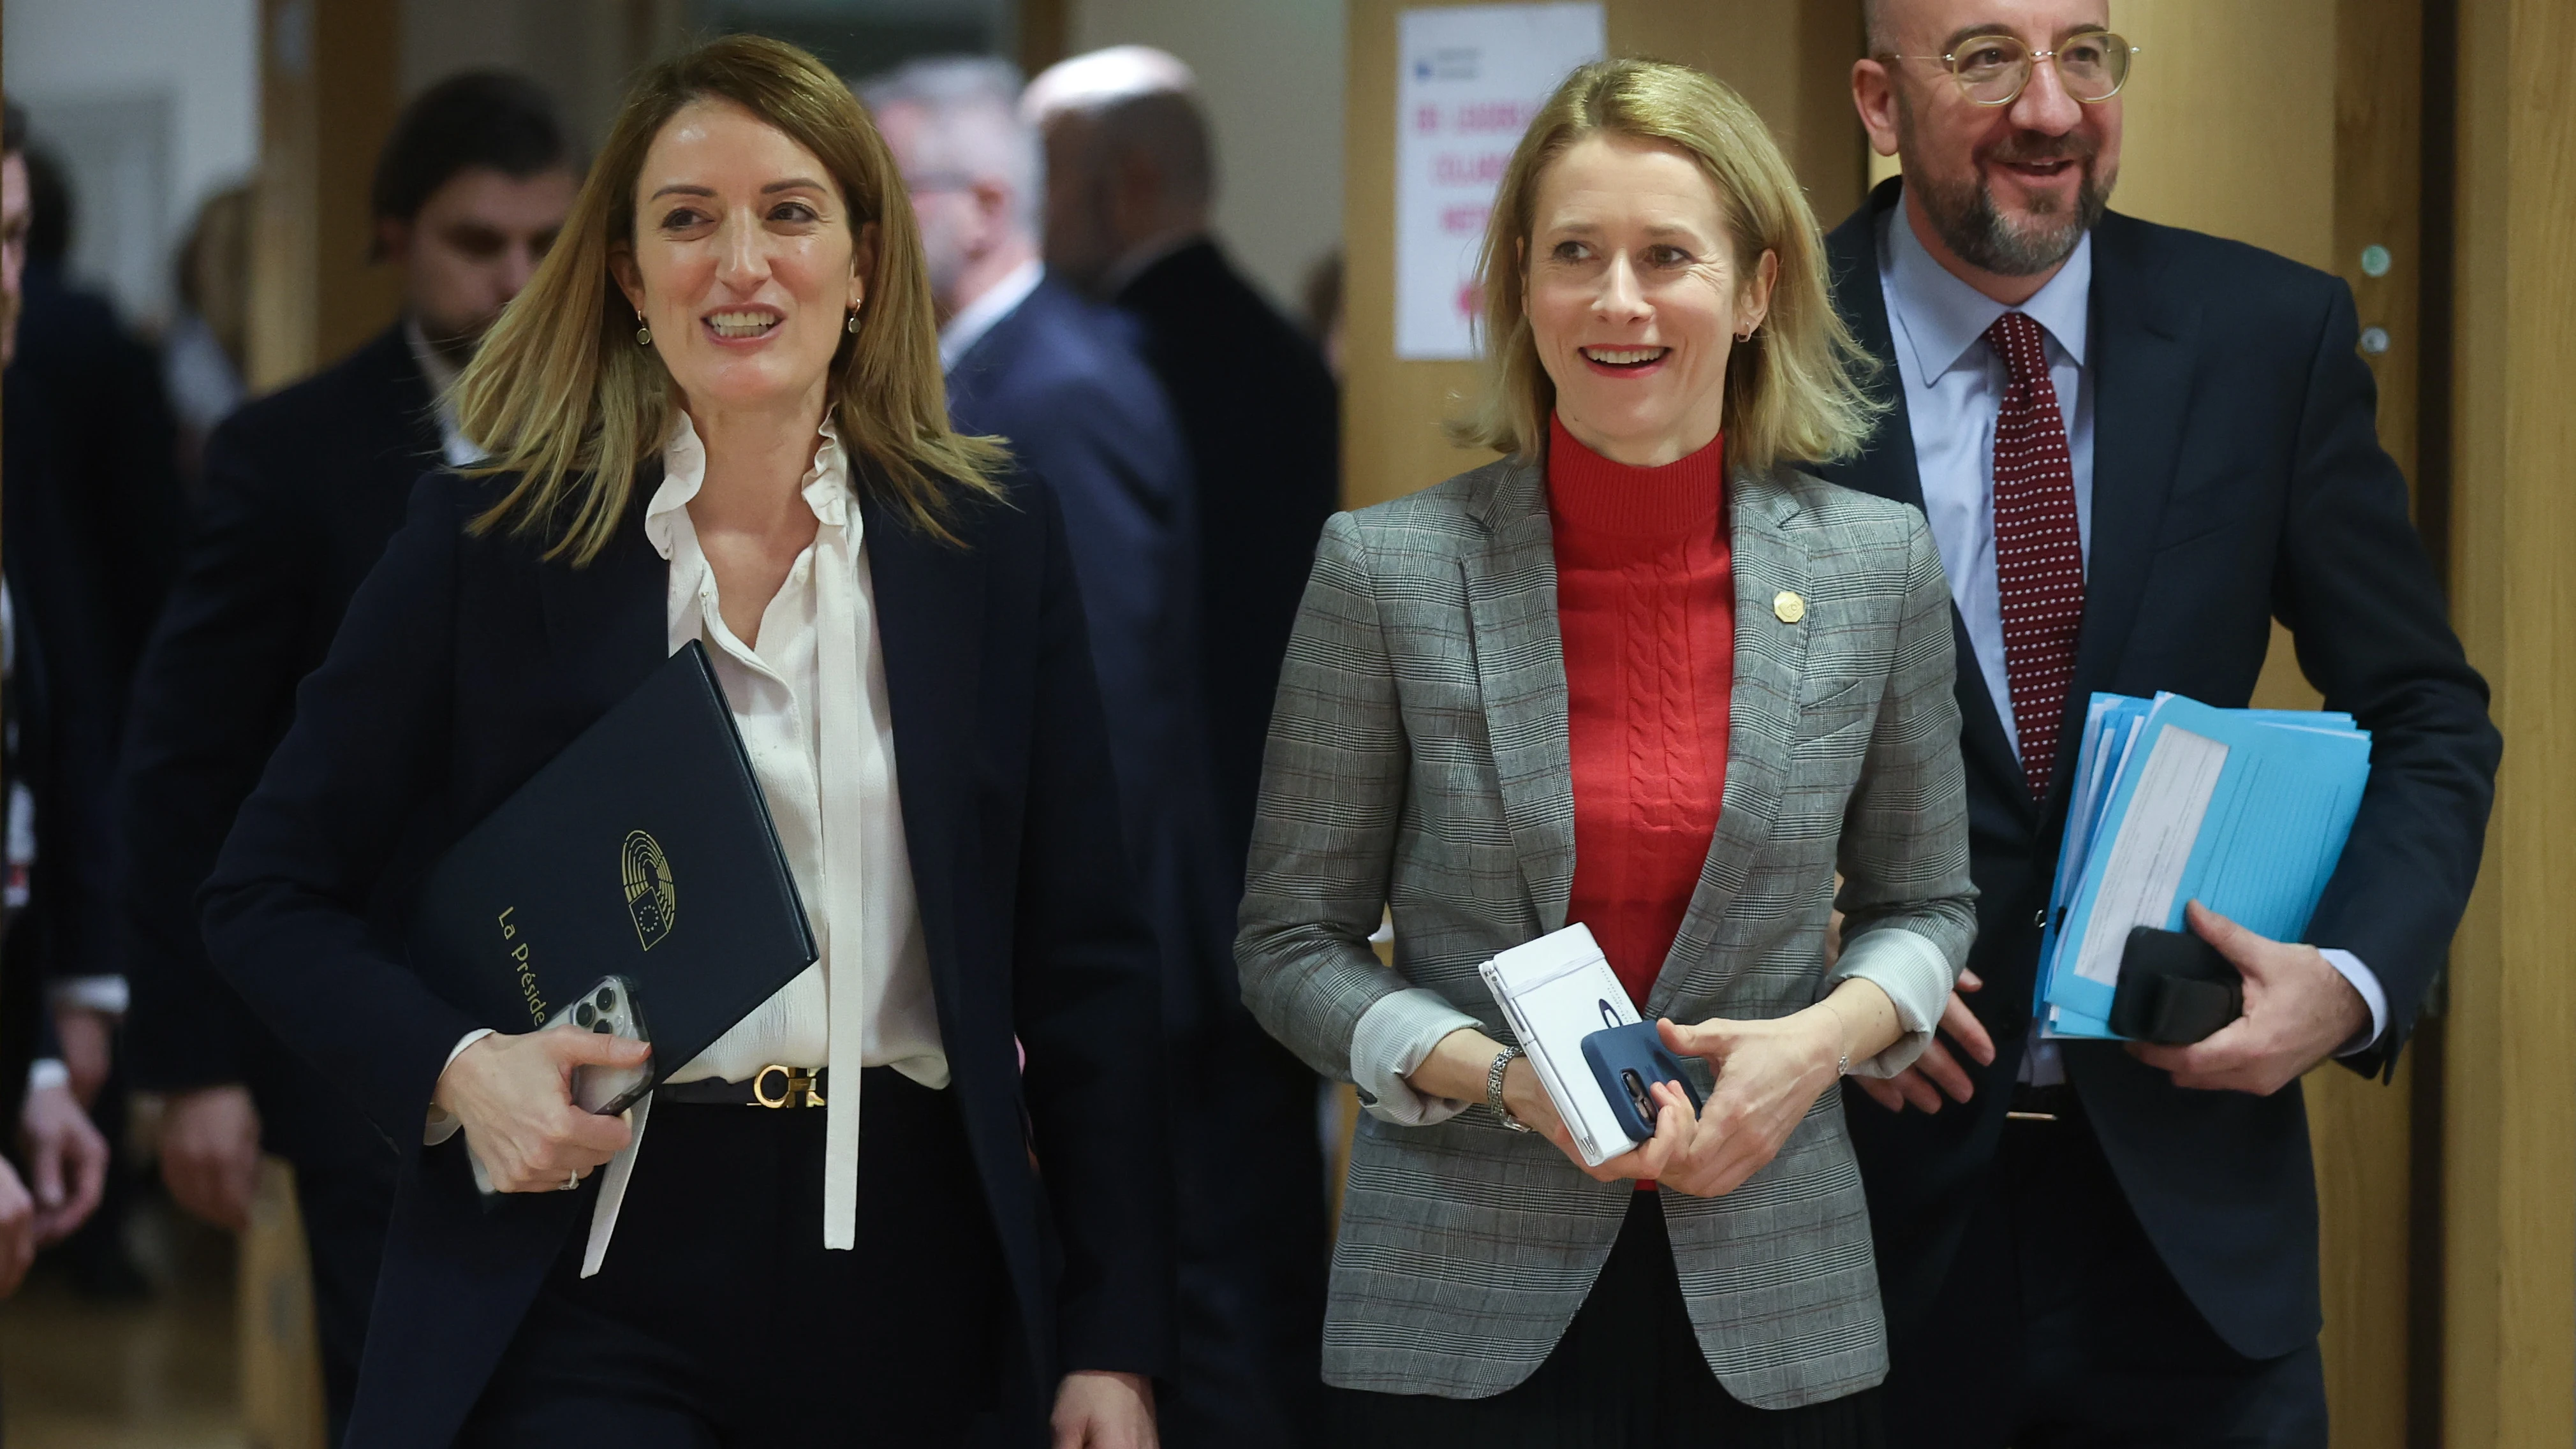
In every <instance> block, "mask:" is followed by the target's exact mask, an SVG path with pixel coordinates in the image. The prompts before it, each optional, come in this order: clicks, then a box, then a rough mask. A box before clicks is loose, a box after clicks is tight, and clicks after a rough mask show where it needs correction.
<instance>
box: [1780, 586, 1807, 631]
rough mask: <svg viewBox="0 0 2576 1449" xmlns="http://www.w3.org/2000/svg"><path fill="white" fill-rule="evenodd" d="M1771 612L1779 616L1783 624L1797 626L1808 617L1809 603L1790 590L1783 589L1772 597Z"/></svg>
mask: <svg viewBox="0 0 2576 1449" xmlns="http://www.w3.org/2000/svg"><path fill="white" fill-rule="evenodd" d="M1771 612H1772V613H1773V614H1775V615H1778V616H1779V619H1780V622H1781V623H1783V624H1795V623H1797V622H1798V621H1799V620H1800V619H1803V618H1805V617H1807V601H1806V600H1804V599H1802V598H1799V597H1798V596H1797V595H1796V594H1795V593H1793V592H1791V591H1790V590H1788V589H1782V590H1781V591H1780V592H1778V593H1776V594H1774V595H1772V596H1771Z"/></svg>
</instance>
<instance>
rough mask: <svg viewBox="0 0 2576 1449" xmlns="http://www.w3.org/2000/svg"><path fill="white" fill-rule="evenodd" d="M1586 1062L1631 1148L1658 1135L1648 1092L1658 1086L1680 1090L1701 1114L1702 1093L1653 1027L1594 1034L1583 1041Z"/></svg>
mask: <svg viewBox="0 0 2576 1449" xmlns="http://www.w3.org/2000/svg"><path fill="white" fill-rule="evenodd" d="M1583 1059H1584V1060H1585V1061H1586V1062H1589V1063H1591V1065H1592V1079H1593V1080H1594V1081H1596V1082H1599V1083H1600V1084H1601V1093H1602V1095H1603V1096H1606V1097H1608V1098H1609V1099H1610V1110H1611V1111H1612V1112H1614V1113H1616V1114H1618V1117H1619V1130H1620V1131H1622V1132H1625V1133H1627V1134H1628V1140H1629V1141H1631V1142H1643V1141H1645V1140H1646V1139H1647V1138H1649V1137H1652V1136H1654V1135H1655V1117H1654V1114H1655V1111H1656V1108H1655V1099H1654V1098H1652V1097H1650V1096H1648V1095H1646V1092H1647V1089H1648V1088H1650V1087H1652V1086H1654V1085H1655V1083H1657V1082H1675V1083H1678V1084H1680V1086H1681V1089H1682V1095H1683V1096H1686V1097H1688V1098H1690V1104H1691V1110H1692V1111H1694V1112H1696V1111H1698V1110H1699V1108H1700V1099H1699V1089H1698V1088H1697V1087H1694V1086H1692V1085H1691V1080H1690V1078H1688V1077H1686V1076H1684V1075H1682V1063H1681V1058H1679V1057H1676V1056H1674V1055H1673V1054H1672V1051H1671V1049H1670V1048H1668V1047H1666V1046H1665V1045H1664V1041H1663V1038H1662V1037H1660V1036H1657V1035H1656V1034H1655V1024H1654V1023H1653V1022H1651V1021H1632V1022H1630V1023H1628V1024H1627V1025H1626V1026H1614V1027H1609V1028H1607V1029H1605V1030H1602V1031H1596V1032H1594V1033H1592V1034H1591V1035H1590V1036H1587V1037H1585V1038H1584V1039H1583Z"/></svg>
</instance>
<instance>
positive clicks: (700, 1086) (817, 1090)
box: [653, 1062, 832, 1107]
mask: <svg viewBox="0 0 2576 1449" xmlns="http://www.w3.org/2000/svg"><path fill="white" fill-rule="evenodd" d="M831 1075H832V1074H831V1069H830V1068H828V1067H816V1068H815V1069H813V1070H812V1071H810V1072H809V1071H807V1070H806V1069H805V1068H803V1067H785V1066H780V1065H778V1064H777V1063H776V1062H772V1063H770V1064H769V1065H768V1066H765V1067H762V1068H761V1069H760V1070H759V1071H757V1072H754V1073H753V1074H752V1076H751V1080H749V1081H747V1082H728V1081H725V1080H724V1079H723V1078H721V1077H708V1078H705V1079H703V1080H700V1081H695V1082H671V1083H667V1084H665V1085H663V1086H661V1087H658V1088H656V1089H655V1090H654V1092H653V1095H654V1096H656V1097H659V1098H661V1099H662V1100H663V1101H665V1102H687V1103H690V1104H692V1105H697V1106H708V1107H821V1106H825V1105H827V1103H826V1102H825V1101H824V1099H823V1098H824V1091H825V1088H826V1087H827V1086H828V1085H829V1084H830V1078H831Z"/></svg>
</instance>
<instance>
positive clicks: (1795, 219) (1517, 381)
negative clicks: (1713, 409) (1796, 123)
mask: <svg viewBox="0 0 2576 1449" xmlns="http://www.w3.org/2000/svg"><path fill="white" fill-rule="evenodd" d="M1605 133H1606V134H1609V135H1617V136H1628V137H1633V138H1635V139H1638V140H1641V141H1654V142H1660V143H1663V144H1665V145H1669V146H1673V147H1676V148H1678V149H1679V150H1681V151H1682V152H1684V153H1685V154H1687V155H1689V156H1690V157H1691V158H1692V159H1694V160H1696V161H1697V162H1698V163H1699V165H1700V169H1701V170H1702V171H1703V172H1705V173H1707V176H1708V179H1709V181H1710V182H1711V183H1712V184H1714V185H1715V186H1716V188H1717V195H1718V205H1719V206H1720V208H1722V210H1723V211H1724V214H1725V220H1726V229H1727V236H1728V239H1729V240H1730V241H1731V242H1732V243H1733V245H1734V248H1735V257H1736V263H1737V266H1738V268H1739V270H1740V271H1741V272H1742V274H1743V275H1745V276H1747V277H1750V276H1751V275H1753V270H1754V263H1755V262H1756V261H1757V260H1758V259H1759V258H1760V257H1761V255H1762V254H1763V253H1764V252H1766V251H1767V252H1769V253H1771V254H1772V255H1773V256H1775V257H1777V258H1778V259H1779V267H1780V273H1779V278H1778V280H1777V282H1776V283H1775V284H1774V285H1773V287H1772V290H1771V309H1770V312H1769V315H1767V316H1765V317H1764V318H1763V321H1762V325H1761V326H1760V327H1759V328H1757V329H1755V331H1754V333H1753V336H1752V337H1751V339H1749V340H1747V341H1745V342H1740V343H1738V344H1736V346H1735V350H1734V353H1733V355H1731V356H1730V357H1729V358H1728V359H1727V368H1726V398H1725V416H1726V455H1727V461H1728V463H1729V465H1730V466H1734V465H1738V464H1741V465H1742V466H1744V467H1748V468H1751V469H1754V470H1755V471H1759V472H1768V471H1769V470H1771V469H1772V468H1773V467H1775V466H1777V465H1778V464H1780V463H1782V462H1784V461H1789V460H1795V461H1799V462H1810V463H1822V462H1830V461H1832V460H1834V459H1837V458H1843V457H1848V456H1850V455H1851V454H1852V453H1854V452H1856V451H1858V450H1859V448H1860V445H1861V443H1862V442H1863V441H1864V440H1865V439H1866V438H1867V437H1868V436H1869V430H1870V427H1871V425H1872V424H1873V423H1874V422H1875V421H1876V420H1877V416H1878V414H1879V412H1880V411H1881V405H1880V404H1878V403H1876V402H1874V401H1872V400H1871V398H1870V397H1869V394H1868V393H1867V391H1866V390H1865V389H1864V387H1863V385H1862V379H1863V378H1865V377H1868V376H1870V375H1871V374H1872V373H1874V372H1875V370H1876V364H1875V363H1873V362H1872V361H1871V360H1870V358H1869V355H1868V354H1867V353H1865V352H1863V351H1862V350H1861V347H1860V344H1859V343H1858V342H1856V341H1854V340H1853V339H1852V335H1851V330H1850V329H1849V328H1847V327H1845V326H1844V325H1843V322H1842V319H1841V318H1840V317H1838V316H1836V315H1835V313H1834V309H1833V303H1832V300H1831V298H1830V296H1829V295H1828V294H1827V292H1826V286H1825V249H1824V238H1823V236H1822V235H1821V233H1820V232H1819V230H1818V228H1817V226H1816V216H1815V213H1814V212H1813V211H1812V210H1810V209H1809V208H1808V206H1807V197H1806V193H1805V192H1803V191H1801V190H1800V189H1799V187H1798V178H1797V176H1796V174H1795V173H1793V172H1792V171H1791V170H1790V169H1789V162H1788V159H1787V158H1786V157H1783V156H1782V155H1781V154H1780V148H1779V146H1778V145H1777V144H1776V143H1774V142H1773V141H1772V139H1771V132H1770V129H1769V128H1768V127H1766V126H1765V125H1763V123H1762V118H1761V117H1760V116H1759V115H1757V114H1755V113H1754V110H1753V108H1752V107H1751V106H1749V105H1746V104H1745V103H1744V98H1743V97H1741V96H1738V95H1737V94H1736V93H1735V92H1734V91H1732V90H1729V89H1728V88H1727V87H1726V86H1725V85H1723V84H1721V83H1720V82H1718V81H1716V80H1714V79H1712V78H1710V77H1709V76H1707V75H1704V74H1702V73H1701V72H1699V71H1696V70H1693V69H1691V68H1690V67H1689V66H1686V65H1673V64H1670V63H1668V62H1664V61H1656V60H1605V61H1596V62H1594V63H1593V64H1591V65H1587V66H1583V67H1581V68H1580V69H1578V70H1576V71H1575V72H1574V74H1572V75H1570V76H1567V77H1566V78H1565V83H1564V84H1563V85H1560V86H1558V87H1557V88H1556V94H1554V95H1552V96H1550V97H1548V100H1547V104H1546V105H1544V106H1541V107H1540V108H1539V112H1538V115H1537V116H1535V117H1534V118H1532V119H1531V121H1530V125H1529V130H1528V131H1527V132H1525V133H1523V135H1522V136H1521V142H1520V145H1519V147H1518V148H1517V149H1515V150H1514V151H1513V152H1512V161H1511V166H1510V167H1509V169H1507V170H1506V171H1504V173H1503V180H1502V185H1501V186H1500V187H1499V188H1498V189H1497V190H1496V191H1495V193H1494V210H1493V214H1492V216H1491V217H1489V218H1488V219H1487V221H1486V224H1485V243H1484V250H1483V252H1482V253H1481V255H1480V256H1479V258H1478V262H1477V268H1476V276H1477V281H1478V283H1479V284H1480V285H1481V286H1482V288H1483V289H1484V301H1485V306H1484V313H1483V316H1482V317H1480V318H1479V319H1478V322H1477V330H1478V335H1479V339H1480V341H1481V342H1482V343H1483V348H1482V352H1483V356H1484V364H1485V379H1484V385H1483V388H1482V390H1481V393H1480V395H1479V396H1478V397H1477V399H1476V400H1475V402H1474V405H1473V408H1472V410H1471V411H1470V412H1469V413H1468V415H1467V416H1466V417H1464V418H1461V419H1459V420H1458V421H1456V422H1453V423H1452V424H1451V425H1450V428H1449V433H1450V436H1451V437H1452V438H1453V439H1454V440H1456V441H1457V442H1459V443H1461V444H1466V445H1472V446H1482V447H1488V448H1495V449H1499V450H1501V451H1503V452H1506V453H1518V454H1520V455H1522V456H1524V457H1528V458H1532V459H1535V458H1537V457H1538V456H1539V454H1540V451H1541V450H1542V449H1543V448H1544V446H1545V445H1546V441H1547V419H1548V414H1549V413H1550V412H1551V411H1552V410H1553V409H1554V408H1555V406H1556V384H1555V383H1554V382H1552V381H1551V380H1549V378H1548V375H1547V370H1546V369H1545V368H1544V367H1542V366H1540V365H1539V357H1538V344H1537V341H1536V339H1535V338H1533V337H1532V335H1531V333H1530V323H1529V314H1528V309H1527V306H1526V300H1525V294H1526V290H1527V282H1528V277H1527V273H1526V271H1525V270H1524V269H1525V267H1526V266H1527V265H1528V259H1527V257H1526V252H1527V243H1528V241H1529V239H1530V236H1531V233H1532V228H1533V226H1534V225H1535V221H1536V217H1535V212H1536V210H1537V206H1538V187H1539V181H1540V179H1541V178H1542V177H1543V176H1544V175H1545V174H1546V171H1547V168H1548V166H1549V165H1550V164H1551V163H1553V162H1554V161H1555V160H1556V158H1557V157H1558V156H1560V155H1562V154H1564V152H1565V150H1566V148H1568V147H1570V146H1572V145H1573V144H1574V143H1575V142H1577V141H1580V140H1582V139H1583V138H1584V137H1586V136H1592V135H1599V134H1605Z"/></svg>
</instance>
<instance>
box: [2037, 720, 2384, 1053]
mask: <svg viewBox="0 0 2576 1449" xmlns="http://www.w3.org/2000/svg"><path fill="white" fill-rule="evenodd" d="M2369 779H2370V735H2369V733H2368V732H2367V731H2364V730H2360V729H2356V728H2354V726H2353V722H2352V716H2350V715H2347V714H2330V713H2323V712H2316V711H2306V710H2272V709H2213V708H2211V707H2210V706H2208V705H2205V704H2201V703H2199V702H2198V701H2196V700H2189V699H2185V698H2183V697H2182V696H2180V695H2178V694H2160V695H2158V696H2156V697H2155V698H2154V699H2151V700H2149V699H2135V698H2131V697H2130V696H2128V695H2122V694H2097V695H2095V696H2093V699H2092V702H2091V705H2090V706H2089V707H2088V708H2087V710H2086V711H2085V717H2084V739H2083V743H2082V745H2081V747H2080V748H2079V749H2078V751H2077V754H2076V761H2075V780H2074V785H2073V788H2074V799H2073V803H2072V804H2071V805H2070V806H2069V807H2068V809H2067V819H2066V839H2065V842H2064V844H2063V845H2062V846H2061V847H2060V849H2059V851H2058V857H2057V881H2056V885H2055V886H2054V887H2053V888H2052V890H2051V893H2050V899H2049V909H2048V924H2047V928H2046V931H2045V932H2044V934H2043V935H2042V936H2041V938H2040V948H2039V962H2040V1000H2041V1001H2042V1003H2044V1005H2043V1008H2042V1009H2043V1013H2044V1015H2045V1018H2046V1020H2045V1023H2044V1026H2043V1030H2044V1032H2045V1033H2046V1034H2047V1035H2050V1036H2060V1037H2094V1038H2109V1037H2112V1036H2114V1035H2116V1034H2115V1033H2114V1032H2113V1031H2112V1030H2111V1027H2110V1015H2111V997H2112V994H2113V992H2114V991H2115V990H2116V989H2117V987H2118V986H2119V981H2120V956H2121V952H2122V951H2123V950H2124V949H2125V948H2126V946H2127V945H2128V939H2129V932H2130V930H2131V929H2132V928H2133V927H2137V926H2156V927H2160V928H2162V929H2164V930H2169V931H2178V930H2182V929H2184V926H2183V907H2184V905H2185V904H2187V903H2188V902H2191V901H2199V902H2200V903H2201V904H2202V905H2205V906H2207V907H2209V908H2210V909H2211V910H2214V911H2216V912H2218V913H2219V914H2220V915H2223V916H2226V917H2227V918H2229V919H2230V920H2233V921H2235V922H2236V923H2237V924H2239V925H2241V926H2244V927H2245V928H2246V929H2248V930H2251V931H2253V932H2255V933H2257V934H2259V935H2262V936H2267V937H2270V938H2271V939H2273V940H2275V941H2296V940H2298V939H2300V937H2301V936H2302V935H2303V934H2304V933H2305V932H2306V930H2307V928H2308V916H2309V914H2310V913H2311V912H2313V911H2314V910H2315V909H2316V906H2317V898H2318V897H2319V896H2320V895H2322V894H2324V892H2325V888H2326V879H2327V877H2329V876H2331V875H2333V874H2334V868H2335V861H2336V860H2337V859H2338V858H2339V857H2340V856H2341V855H2342V854H2343V842H2344V837H2345V836H2346V835H2348V834H2350V833H2351V831H2352V820H2353V816H2354V815H2355V814H2356V813H2358V812H2359V810H2360V809H2361V792H2362V789H2363V787H2364V786H2365V785H2366V784H2367V783H2368V782H2369Z"/></svg>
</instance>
